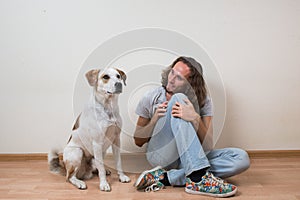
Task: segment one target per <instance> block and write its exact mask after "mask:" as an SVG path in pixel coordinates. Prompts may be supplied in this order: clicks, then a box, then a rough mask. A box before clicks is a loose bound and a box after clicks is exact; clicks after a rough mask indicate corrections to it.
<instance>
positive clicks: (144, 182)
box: [134, 166, 166, 192]
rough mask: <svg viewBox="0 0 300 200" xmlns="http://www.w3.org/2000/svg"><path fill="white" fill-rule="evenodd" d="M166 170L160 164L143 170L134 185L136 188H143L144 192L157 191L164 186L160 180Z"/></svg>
mask: <svg viewBox="0 0 300 200" xmlns="http://www.w3.org/2000/svg"><path fill="white" fill-rule="evenodd" d="M164 172H166V171H165V170H164V169H162V168H161V167H160V166H158V167H155V168H153V169H150V170H147V171H144V172H143V173H142V174H141V175H140V176H139V177H138V179H137V180H136V182H135V184H134V187H136V188H137V189H138V190H142V189H144V190H145V192H151V191H154V192H156V191H158V190H160V189H162V188H164V187H165V186H164V184H162V183H161V182H160V180H162V179H163V178H164V175H163V173H164Z"/></svg>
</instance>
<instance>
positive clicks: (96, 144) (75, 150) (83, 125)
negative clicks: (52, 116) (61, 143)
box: [48, 68, 130, 191]
mask: <svg viewBox="0 0 300 200" xmlns="http://www.w3.org/2000/svg"><path fill="white" fill-rule="evenodd" d="M85 76H86V78H87V81H88V83H89V85H90V86H91V87H93V93H92V95H91V98H90V100H89V102H88V103H87V104H86V106H85V107H84V109H83V111H82V113H81V114H80V115H79V117H78V118H77V120H76V123H75V125H74V127H73V130H72V134H71V137H70V139H69V141H68V143H67V145H66V147H65V148H64V150H63V161H61V160H60V159H59V154H58V151H57V150H52V151H51V152H50V153H49V154H48V163H49V168H50V171H52V172H54V173H59V174H65V175H66V180H67V181H69V182H70V183H71V184H73V185H74V186H76V187H77V188H78V189H86V188H87V185H86V183H85V182H84V181H83V180H84V179H89V178H92V177H93V172H95V171H98V175H99V178H100V190H101V191H111V187H110V185H109V183H108V182H107V179H106V175H107V174H106V170H105V168H104V156H105V154H106V150H107V149H108V148H109V147H110V146H112V150H113V155H114V159H115V162H116V169H117V172H118V175H119V180H120V182H123V183H128V182H130V178H129V177H128V176H126V175H125V174H124V173H123V170H122V164H121V156H120V132H121V127H122V119H121V117H120V114H119V107H118V96H119V94H120V93H122V87H123V84H124V85H126V74H125V73H124V72H123V71H122V70H120V69H116V68H107V69H105V70H99V69H93V70H90V71H88V72H87V73H86V75H85Z"/></svg>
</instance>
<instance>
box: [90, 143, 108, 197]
mask: <svg viewBox="0 0 300 200" xmlns="http://www.w3.org/2000/svg"><path fill="white" fill-rule="evenodd" d="M102 146H103V145H101V144H97V143H96V142H93V148H94V157H95V159H94V161H95V165H96V168H97V169H98V174H99V179H100V185H99V187H100V190H102V191H106V192H110V191H111V189H110V186H109V184H108V182H107V180H106V172H105V167H104V158H103V149H102Z"/></svg>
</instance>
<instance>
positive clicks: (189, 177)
mask: <svg viewBox="0 0 300 200" xmlns="http://www.w3.org/2000/svg"><path fill="white" fill-rule="evenodd" d="M136 113H137V115H139V117H138V120H137V125H136V130H135V133H134V139H135V143H136V145H137V146H140V147H141V146H143V145H144V144H145V143H148V146H147V154H146V156H147V160H148V161H149V163H150V164H151V165H152V166H157V167H155V168H154V169H151V170H148V171H145V172H143V173H142V174H141V175H140V177H139V178H138V179H137V181H136V183H135V186H136V187H137V189H145V191H151V190H154V191H156V190H160V189H161V188H164V186H169V185H173V186H176V185H179V186H180V185H186V187H185V191H186V192H188V193H192V194H202V195H209V196H215V197H228V196H232V195H234V194H235V193H236V192H237V187H236V186H234V185H232V184H229V183H226V182H225V181H223V180H222V179H221V178H218V177H222V178H226V177H229V176H233V175H236V174H238V173H241V172H243V171H245V170H246V169H247V168H248V167H249V165H250V162H249V157H248V154H247V153H246V152H245V151H244V150H241V149H237V148H225V149H217V150H211V151H206V150H207V149H203V147H206V146H209V144H210V138H212V136H211V134H210V132H209V131H208V130H209V128H210V125H211V121H212V116H213V111H212V102H211V99H210V98H209V96H208V94H207V90H206V87H205V81H204V79H203V72H202V67H201V65H200V64H199V63H198V62H197V61H196V60H195V59H193V58H190V57H184V56H182V57H179V58H177V59H176V60H175V61H174V62H173V64H172V65H171V66H170V67H168V68H167V69H166V70H164V71H163V73H162V86H161V87H158V88H156V89H154V90H152V91H150V92H148V93H147V94H145V96H144V97H143V98H142V99H141V100H140V102H139V104H138V106H137V108H136ZM162 167H163V168H164V169H163V168H162ZM167 170H168V171H167ZM213 174H215V175H216V176H218V177H215V176H214V175H213Z"/></svg>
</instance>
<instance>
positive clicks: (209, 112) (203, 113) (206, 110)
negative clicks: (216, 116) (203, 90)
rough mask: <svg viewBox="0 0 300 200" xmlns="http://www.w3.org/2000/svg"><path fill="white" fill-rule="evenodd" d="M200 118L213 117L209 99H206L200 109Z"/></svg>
mask: <svg viewBox="0 0 300 200" xmlns="http://www.w3.org/2000/svg"><path fill="white" fill-rule="evenodd" d="M200 116H203V117H204V116H213V103H212V100H211V98H210V97H208V96H207V97H206V99H205V103H204V106H203V107H202V108H201V109H200Z"/></svg>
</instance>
